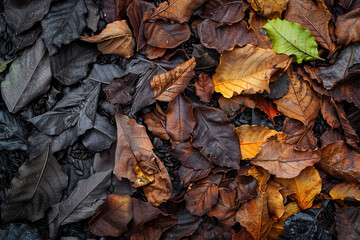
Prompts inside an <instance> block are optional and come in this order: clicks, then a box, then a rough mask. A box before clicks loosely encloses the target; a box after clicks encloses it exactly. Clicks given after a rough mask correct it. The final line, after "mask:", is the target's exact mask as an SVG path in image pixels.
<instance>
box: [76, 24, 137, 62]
mask: <svg viewBox="0 0 360 240" xmlns="http://www.w3.org/2000/svg"><path fill="white" fill-rule="evenodd" d="M79 39H80V40H83V41H86V42H91V43H98V44H97V47H98V49H99V51H100V52H102V53H103V54H116V55H119V56H121V57H125V58H129V57H131V56H132V55H133V51H134V47H135V40H134V39H133V36H132V33H131V30H130V28H129V26H128V25H127V23H126V21H125V20H122V21H115V22H113V23H110V24H108V25H106V28H105V29H104V30H103V31H102V32H101V33H100V34H98V35H95V36H92V37H80V38H79Z"/></svg>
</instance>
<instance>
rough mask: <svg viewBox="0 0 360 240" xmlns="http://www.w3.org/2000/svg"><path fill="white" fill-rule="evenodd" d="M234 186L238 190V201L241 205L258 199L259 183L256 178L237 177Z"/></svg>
mask: <svg viewBox="0 0 360 240" xmlns="http://www.w3.org/2000/svg"><path fill="white" fill-rule="evenodd" d="M260 181H261V180H260ZM259 184H260V183H259ZM233 185H234V187H235V190H236V200H237V201H239V203H245V202H247V201H249V200H250V199H252V198H254V197H256V194H257V189H258V182H257V179H255V178H254V177H252V176H242V175H237V176H236V177H235V180H234V183H233Z"/></svg>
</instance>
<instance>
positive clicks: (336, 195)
mask: <svg viewBox="0 0 360 240" xmlns="http://www.w3.org/2000/svg"><path fill="white" fill-rule="evenodd" d="M329 194H330V196H331V197H332V198H333V199H341V200H348V201H360V184H356V183H349V182H342V183H339V184H336V185H335V186H334V187H333V188H332V189H331V190H330V192H329Z"/></svg>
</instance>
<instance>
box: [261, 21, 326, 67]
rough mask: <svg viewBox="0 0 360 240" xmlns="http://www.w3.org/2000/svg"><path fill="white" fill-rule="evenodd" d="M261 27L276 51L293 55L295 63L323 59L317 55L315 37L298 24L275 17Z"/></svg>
mask: <svg viewBox="0 0 360 240" xmlns="http://www.w3.org/2000/svg"><path fill="white" fill-rule="evenodd" d="M263 28H264V29H265V30H266V35H267V36H268V37H269V38H270V41H271V42H272V44H273V49H274V50H275V51H276V52H278V53H285V54H287V55H289V56H290V55H294V56H295V57H296V61H297V63H302V61H303V60H304V61H308V60H315V59H320V60H324V59H322V58H320V57H319V52H318V49H317V47H318V45H317V43H316V41H315V38H314V37H313V36H312V35H311V33H310V31H309V30H308V29H306V28H303V27H301V26H300V24H298V23H294V22H289V21H286V20H281V19H280V18H276V19H273V20H268V22H267V23H266V24H265V25H264V26H263Z"/></svg>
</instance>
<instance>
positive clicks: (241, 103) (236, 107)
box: [218, 95, 256, 119]
mask: <svg viewBox="0 0 360 240" xmlns="http://www.w3.org/2000/svg"><path fill="white" fill-rule="evenodd" d="M218 102H219V105H220V108H221V109H222V110H223V111H224V112H225V113H226V115H227V116H228V117H229V118H230V119H232V118H234V117H235V116H237V114H238V112H239V111H240V112H242V111H244V110H245V108H247V107H248V108H255V106H256V103H255V101H254V100H253V99H252V98H250V97H248V96H244V95H238V96H235V97H232V98H225V97H223V96H221V97H220V98H219V100H218Z"/></svg>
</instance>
